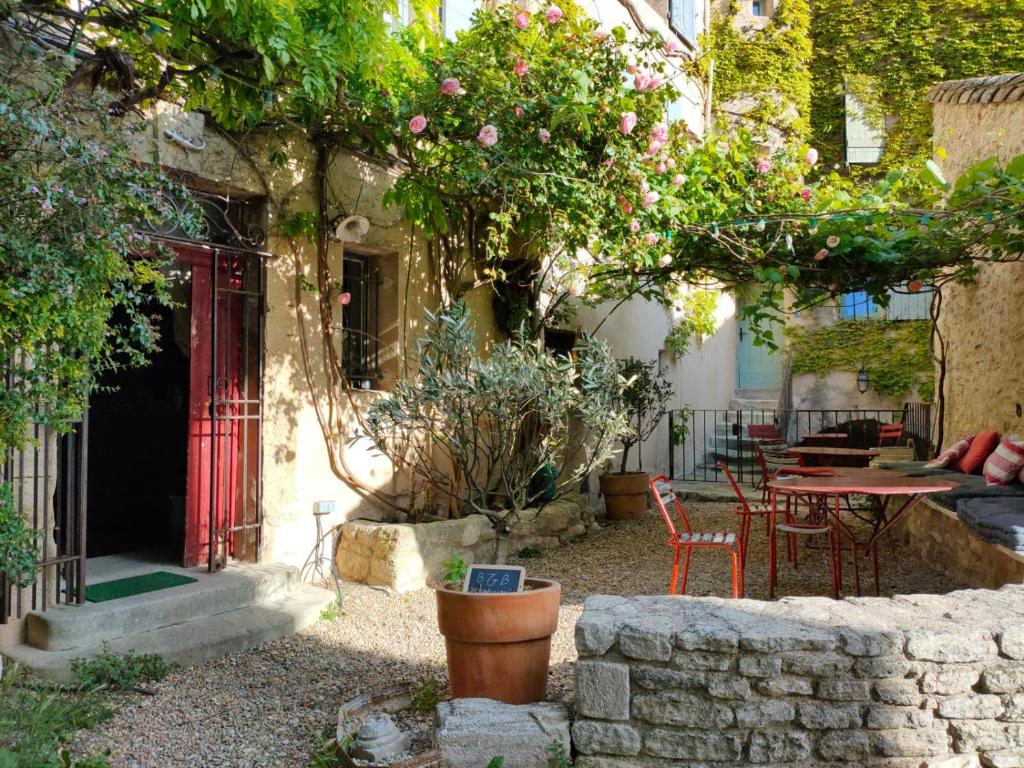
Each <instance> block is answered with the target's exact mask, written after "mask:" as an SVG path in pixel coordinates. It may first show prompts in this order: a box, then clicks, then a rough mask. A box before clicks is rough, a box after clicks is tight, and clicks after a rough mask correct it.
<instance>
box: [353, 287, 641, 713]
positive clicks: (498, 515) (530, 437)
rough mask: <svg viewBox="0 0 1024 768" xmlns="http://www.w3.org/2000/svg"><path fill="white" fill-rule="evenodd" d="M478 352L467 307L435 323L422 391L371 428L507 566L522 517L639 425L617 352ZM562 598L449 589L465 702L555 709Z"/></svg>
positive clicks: (443, 621) (441, 614)
mask: <svg viewBox="0 0 1024 768" xmlns="http://www.w3.org/2000/svg"><path fill="white" fill-rule="evenodd" d="M476 349H477V345H476V338H475V333H474V331H473V328H472V323H471V319H470V316H469V312H468V310H467V308H466V306H465V304H463V303H461V302H459V303H457V304H455V305H454V306H452V307H451V308H450V309H448V310H446V311H443V312H441V313H439V314H437V315H430V314H428V327H427V331H426V334H425V336H424V337H423V338H422V339H421V340H420V342H419V344H418V346H417V353H418V357H419V370H418V376H417V378H416V380H415V381H409V382H406V381H403V382H400V383H399V384H398V385H397V386H396V387H395V389H394V391H393V392H392V394H391V396H390V397H389V398H387V399H384V400H380V401H378V402H376V403H374V405H373V406H372V407H371V409H370V412H369V414H368V417H367V425H366V429H367V433H368V436H369V437H370V439H371V440H372V441H373V443H374V445H375V446H376V447H377V448H378V449H379V450H380V451H382V452H383V453H385V454H386V455H388V456H389V457H390V458H391V459H392V460H393V461H394V462H395V463H396V464H397V465H399V466H405V467H408V468H409V469H411V470H412V472H413V473H414V474H415V475H417V476H418V477H420V478H421V479H422V480H423V481H426V482H427V483H429V484H431V485H433V486H434V487H435V488H436V489H437V490H438V491H439V492H441V493H443V494H447V495H448V496H449V497H450V498H452V499H455V500H457V501H458V503H459V505H460V507H461V508H462V510H463V511H465V512H467V513H477V514H481V515H485V516H486V517H487V519H488V520H489V521H490V523H491V526H492V527H493V529H494V532H495V550H494V557H495V560H496V561H499V562H500V560H501V559H502V557H503V549H504V546H503V545H504V542H505V541H506V537H507V535H508V533H509V529H510V528H511V527H512V526H513V525H514V524H515V521H516V519H517V517H518V516H519V515H520V513H521V512H522V511H523V510H524V509H526V508H527V507H529V506H530V505H531V504H532V503H534V502H535V501H536V500H537V499H539V498H541V497H543V496H545V495H547V494H549V493H550V485H551V483H552V482H554V484H555V486H556V488H558V489H564V488H566V487H570V486H578V484H579V482H580V481H581V479H582V478H583V477H585V476H586V475H587V474H588V473H589V472H590V471H591V469H592V468H593V467H594V466H596V465H598V464H600V463H602V462H604V461H606V460H607V459H608V458H609V457H610V456H611V455H612V450H613V446H614V443H615V440H616V439H617V438H619V437H620V436H621V435H622V434H623V433H624V432H625V429H626V421H625V416H624V414H623V413H622V411H621V410H620V409H619V407H618V405H617V404H618V403H619V401H620V394H621V379H620V377H619V374H618V370H617V366H616V364H615V360H614V358H613V357H612V356H611V353H610V352H609V350H608V347H607V345H605V344H604V343H603V342H600V341H586V342H584V343H583V344H582V345H581V346H580V347H578V348H577V350H576V352H575V354H574V355H573V357H572V358H571V359H570V358H564V357H556V356H554V355H551V354H548V353H547V352H545V351H544V349H543V348H542V346H541V345H540V344H539V343H537V342H533V341H528V340H527V339H525V338H516V339H512V340H509V341H506V342H502V343H500V344H497V345H496V346H495V347H494V348H493V349H492V351H491V353H490V355H489V356H487V357H486V358H484V357H482V356H479V355H478V354H477V352H476ZM552 477H554V478H555V479H554V480H553V481H552V480H551V478H552ZM538 479H542V480H543V481H542V482H538ZM560 593H561V587H560V586H559V585H558V583H557V582H553V581H547V580H543V579H528V580H527V582H526V588H525V590H524V591H523V592H518V593H507V594H481V593H464V592H461V591H459V590H458V589H457V588H454V587H453V586H452V585H442V586H440V587H439V588H438V589H437V612H438V624H439V626H440V630H441V634H443V635H444V636H445V640H446V645H447V649H448V672H449V680H450V682H451V689H452V694H453V695H454V696H455V697H457V698H463V697H483V698H490V699H497V700H499V701H505V702H508V703H526V702H531V701H540V700H543V698H544V697H545V693H546V688H547V670H548V660H549V656H550V651H551V635H552V634H554V631H555V629H556V626H557V623H558V605H559V597H560Z"/></svg>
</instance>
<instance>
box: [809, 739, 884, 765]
mask: <svg viewBox="0 0 1024 768" xmlns="http://www.w3.org/2000/svg"><path fill="white" fill-rule="evenodd" d="M818 754H819V755H821V757H823V758H824V759H825V760H836V761H840V762H845V763H856V764H858V765H861V764H863V763H865V762H867V758H868V756H869V755H870V754H871V742H870V740H869V739H868V735H867V734H866V733H864V732H863V731H828V732H826V733H823V734H822V735H821V737H820V738H819V739H818Z"/></svg>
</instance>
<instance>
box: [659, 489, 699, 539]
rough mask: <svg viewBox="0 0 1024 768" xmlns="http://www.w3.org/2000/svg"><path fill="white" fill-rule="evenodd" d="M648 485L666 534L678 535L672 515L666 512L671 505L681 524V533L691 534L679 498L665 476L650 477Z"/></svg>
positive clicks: (688, 520) (688, 519)
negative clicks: (666, 530)
mask: <svg viewBox="0 0 1024 768" xmlns="http://www.w3.org/2000/svg"><path fill="white" fill-rule="evenodd" d="M650 484H651V494H652V495H653V496H654V500H655V502H656V503H657V504H658V510H659V511H660V512H661V517H662V519H663V520H664V521H665V526H666V527H667V528H668V532H669V533H670V534H671V535H672V536H673V537H676V536H678V535H679V532H678V531H677V530H676V526H675V523H673V522H672V513H671V512H669V511H668V505H669V504H670V503H671V504H674V505H675V509H676V515H678V516H679V522H680V523H682V526H683V531H684V532H685V533H693V528H691V527H690V518H688V517H687V516H686V512H685V510H683V505H682V504H681V503H680V502H679V497H678V496H677V495H676V492H675V490H674V489H673V488H672V482H671V481H670V480H669V479H668V477H667V476H666V475H658V476H657V477H652V478H651V483H650Z"/></svg>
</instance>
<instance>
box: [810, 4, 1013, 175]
mask: <svg viewBox="0 0 1024 768" xmlns="http://www.w3.org/2000/svg"><path fill="white" fill-rule="evenodd" d="M811 30H812V37H813V41H814V56H813V57H812V59H811V72H812V77H813V81H812V82H813V86H812V92H813V99H812V103H811V128H812V135H813V140H814V142H815V144H816V146H818V147H819V148H821V150H822V157H823V159H824V160H825V162H826V163H828V164H832V163H835V162H839V161H840V160H841V158H842V148H843V147H842V142H843V135H844V134H843V114H844V112H843V92H844V81H850V82H852V84H853V85H854V86H858V85H860V86H861V87H859V88H857V89H856V91H857V95H858V96H859V97H861V100H862V102H864V103H865V104H866V106H867V107H868V114H869V117H872V118H874V122H876V124H881V121H882V120H885V119H887V121H888V123H889V125H888V127H887V129H886V131H885V135H886V138H885V151H884V156H883V163H884V165H885V167H887V168H888V167H894V166H897V165H899V164H900V163H904V162H907V161H908V160H910V159H911V158H913V157H915V156H916V155H918V154H922V153H927V152H928V151H930V145H929V139H930V137H931V111H930V107H929V104H928V103H927V102H926V100H925V96H926V94H927V92H928V89H929V88H930V87H931V86H932V85H934V84H935V83H937V82H940V81H942V80H957V79H961V78H968V77H979V76H987V75H998V74H1003V73H1006V72H1018V71H1020V66H1021V59H1020V51H1021V47H1022V45H1024V2H1022V1H1021V0H953V1H952V2H940V1H939V0H915V2H906V0H872V2H871V3H870V4H869V5H865V4H864V3H862V2H860V0H816V1H815V2H814V18H813V22H812V25H811ZM936 139H937V141H938V142H939V143H940V144H941V142H943V141H945V137H943V136H938V137H936Z"/></svg>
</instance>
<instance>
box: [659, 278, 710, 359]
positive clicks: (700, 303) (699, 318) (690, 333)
mask: <svg viewBox="0 0 1024 768" xmlns="http://www.w3.org/2000/svg"><path fill="white" fill-rule="evenodd" d="M719 295H720V293H719V292H718V291H706V290H701V289H697V290H693V291H691V292H690V293H688V294H686V295H685V296H683V298H682V300H681V301H680V302H679V304H681V305H682V311H683V316H682V317H681V318H680V319H678V320H676V322H675V324H674V325H673V326H672V330H671V331H669V333H668V335H667V336H666V337H665V346H667V347H668V348H669V349H671V350H672V353H673V354H674V355H678V356H680V357H681V356H682V355H685V354H686V353H687V351H688V350H689V349H690V342H691V341H696V342H697V346H700V345H701V344H702V343H703V342H704V339H706V338H707V337H708V336H711V335H712V334H714V332H715V331H716V330H717V329H718V328H717V326H716V324H715V311H716V310H717V309H718V297H719Z"/></svg>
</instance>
